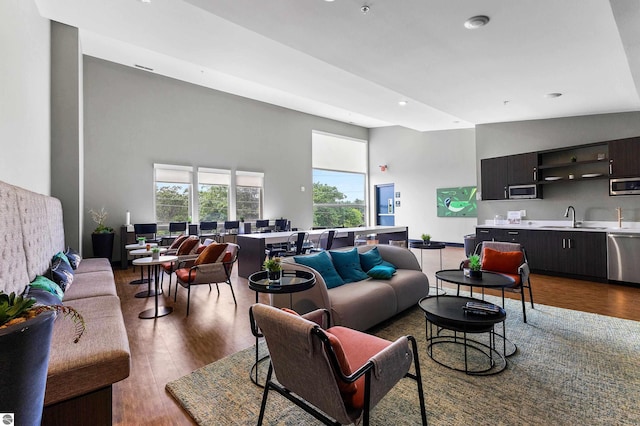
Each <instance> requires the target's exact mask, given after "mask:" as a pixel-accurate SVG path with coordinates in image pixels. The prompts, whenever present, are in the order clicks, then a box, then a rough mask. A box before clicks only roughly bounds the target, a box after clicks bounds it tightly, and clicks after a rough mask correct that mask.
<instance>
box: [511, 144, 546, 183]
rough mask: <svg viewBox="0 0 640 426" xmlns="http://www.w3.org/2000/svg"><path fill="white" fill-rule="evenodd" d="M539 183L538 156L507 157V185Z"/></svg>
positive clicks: (518, 155) (519, 155)
mask: <svg viewBox="0 0 640 426" xmlns="http://www.w3.org/2000/svg"><path fill="white" fill-rule="evenodd" d="M537 181H538V154H537V153H536V152H527V153H525V154H516V155H510V156H508V157H507V184H509V185H524V184H528V183H536V182H537Z"/></svg>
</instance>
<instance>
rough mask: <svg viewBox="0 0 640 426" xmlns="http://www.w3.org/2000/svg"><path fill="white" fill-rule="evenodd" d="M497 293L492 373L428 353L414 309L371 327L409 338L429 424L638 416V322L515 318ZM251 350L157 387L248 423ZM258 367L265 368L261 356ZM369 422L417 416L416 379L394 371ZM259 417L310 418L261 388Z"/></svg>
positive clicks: (208, 417)
mask: <svg viewBox="0 0 640 426" xmlns="http://www.w3.org/2000/svg"><path fill="white" fill-rule="evenodd" d="M487 299H488V300H490V301H497V299H494V298H491V297H487ZM506 302H507V304H506V310H507V313H508V314H507V316H508V318H507V323H506V331H507V338H508V339H509V340H510V341H512V342H513V343H514V344H515V345H517V348H518V349H517V352H516V353H515V354H514V355H513V356H511V357H509V358H508V365H507V368H506V369H505V370H504V371H503V372H501V373H499V374H497V375H494V376H469V375H466V374H464V373H461V372H457V371H452V370H450V369H448V368H446V367H443V366H441V365H438V364H436V363H435V362H434V361H433V360H432V359H431V358H429V356H428V355H427V353H426V342H425V320H424V315H423V313H422V311H420V309H418V308H414V309H411V310H409V311H407V312H406V313H404V314H402V315H400V316H398V317H396V318H394V319H393V320H390V321H387V322H386V323H384V324H381V325H380V326H379V327H377V328H376V329H375V330H372V332H374V333H375V334H376V335H378V336H381V337H384V338H387V339H390V340H392V339H395V338H397V337H398V336H401V335H406V334H411V335H413V336H415V337H416V339H417V340H418V348H419V351H420V362H421V370H422V379H423V383H424V385H425V388H424V389H425V398H426V403H427V416H428V421H429V424H430V425H433V426H439V425H469V424H479V425H638V424H640V322H636V321H629V320H622V319H617V318H612V317H606V316H602V315H596V314H589V313H584V312H578V311H571V310H567V309H560V308H554V307H549V306H543V305H536V309H535V310H531V309H529V308H528V310H527V320H528V321H529V322H528V323H527V324H524V323H523V322H522V313H521V309H522V308H521V307H520V302H519V301H517V300H510V299H508V300H507V301H506ZM499 343H501V342H499ZM449 346H453V345H449ZM265 350H266V349H265V347H264V345H263V344H261V352H265ZM455 352H456V349H455V348H452V349H450V350H449V352H448V353H447V352H446V351H445V352H443V353H439V354H438V356H441V357H450V359H451V360H452V362H453V360H455V358H456V357H457V356H459V355H460V354H457V353H455ZM254 356H255V352H254V347H253V346H252V347H250V348H247V349H245V350H243V351H240V352H237V353H235V354H233V355H230V356H228V357H226V358H224V359H222V360H219V361H216V362H214V363H212V364H209V365H207V366H205V367H202V368H200V369H198V370H196V371H194V372H193V373H191V374H188V375H186V376H184V377H181V378H179V379H177V380H175V381H173V382H170V383H168V384H167V386H166V388H167V390H168V391H169V392H170V394H171V395H172V396H173V397H174V398H175V399H176V400H177V401H178V402H179V403H180V404H181V406H182V407H183V408H184V409H185V410H186V411H187V412H188V413H189V415H190V416H191V417H192V418H193V419H194V420H195V421H196V422H197V423H198V424H200V425H250V424H256V421H257V419H258V413H259V412H260V401H261V398H262V389H260V388H258V387H257V386H255V385H254V384H253V383H251V381H250V380H249V370H250V368H251V365H253V362H254ZM261 367H262V368H261V372H262V376H263V377H264V376H265V375H266V367H267V365H266V363H263V364H262V366H261ZM262 380H263V381H264V379H262ZM371 423H372V424H374V425H415V424H419V423H420V416H419V408H418V399H417V392H416V385H415V382H414V381H412V380H408V379H404V380H402V381H401V382H400V383H399V384H398V385H397V386H396V387H395V388H394V390H393V391H392V392H391V393H389V394H388V395H387V396H386V397H385V398H384V399H383V400H382V401H381V402H380V403H379V404H378V405H377V406H376V407H375V408H374V410H373V411H372V419H371ZM265 424H270V425H307V424H318V423H317V421H315V419H313V418H312V417H311V416H309V415H308V414H306V413H305V412H303V411H302V410H301V409H299V408H297V407H295V406H293V404H291V403H290V402H289V401H287V400H286V399H285V398H283V397H281V396H280V395H278V394H277V393H275V392H270V393H269V400H268V403H267V413H266V418H265Z"/></svg>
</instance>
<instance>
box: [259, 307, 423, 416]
mask: <svg viewBox="0 0 640 426" xmlns="http://www.w3.org/2000/svg"><path fill="white" fill-rule="evenodd" d="M249 316H250V322H251V327H252V331H253V333H254V335H255V336H258V337H262V336H264V338H265V340H266V343H267V347H268V349H269V355H270V358H271V359H270V361H271V362H270V364H269V370H268V372H267V379H266V384H265V387H264V392H263V395H262V403H261V407H260V415H259V418H258V425H261V424H262V422H263V420H264V415H265V411H266V408H267V399H268V395H269V391H271V390H274V391H276V392H278V393H279V394H280V395H282V396H284V397H285V398H287V399H288V400H289V401H291V402H293V403H294V404H296V405H297V406H298V407H300V408H302V409H303V410H304V411H306V412H307V413H309V414H311V415H312V416H314V417H315V418H316V419H318V420H320V421H321V422H322V423H324V424H328V425H339V424H351V423H355V424H359V423H360V421H362V424H364V425H368V424H369V419H370V411H371V409H372V408H373V407H375V405H376V404H377V403H378V402H379V401H380V400H381V399H382V398H383V397H384V396H385V395H386V394H387V393H388V392H389V391H390V390H391V389H392V388H393V387H394V386H395V385H396V383H398V382H399V381H400V380H401V379H403V378H405V377H406V378H410V379H413V380H415V381H416V384H417V391H418V399H419V403H420V416H421V419H420V423H421V424H423V425H426V424H427V414H426V408H425V400H424V393H423V386H422V378H421V374H420V361H419V358H418V348H417V343H416V340H415V339H414V338H413V337H412V336H403V337H400V338H398V339H397V340H395V341H393V342H392V341H389V340H384V339H381V338H379V337H376V336H373V335H370V334H366V333H363V332H361V331H357V330H353V329H350V328H346V327H340V326H334V327H331V328H327V327H328V325H329V324H330V319H329V312H328V311H327V310H323V309H319V310H316V311H312V312H309V313H308V314H305V315H303V316H299V315H297V314H296V313H295V312H293V311H285V310H282V309H278V308H275V307H273V306H269V305H264V304H260V303H257V304H254V305H253V306H252V307H251V308H250V310H249ZM412 362H413V364H414V371H415V373H410V372H409V368H410V367H411V363H412ZM274 373H275V375H276V377H277V381H276V380H275V379H274V378H273V374H274ZM414 422H415V423H419V422H418V419H415V421H414Z"/></svg>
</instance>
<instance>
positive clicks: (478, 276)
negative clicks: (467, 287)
mask: <svg viewBox="0 0 640 426" xmlns="http://www.w3.org/2000/svg"><path fill="white" fill-rule="evenodd" d="M469 278H475V279H477V280H481V279H482V271H474V270H473V269H472V270H470V271H469Z"/></svg>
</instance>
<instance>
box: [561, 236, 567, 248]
mask: <svg viewBox="0 0 640 426" xmlns="http://www.w3.org/2000/svg"><path fill="white" fill-rule="evenodd" d="M562 248H563V249H566V248H567V239H566V238H563V239H562Z"/></svg>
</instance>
